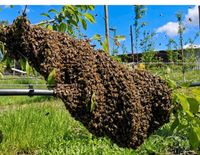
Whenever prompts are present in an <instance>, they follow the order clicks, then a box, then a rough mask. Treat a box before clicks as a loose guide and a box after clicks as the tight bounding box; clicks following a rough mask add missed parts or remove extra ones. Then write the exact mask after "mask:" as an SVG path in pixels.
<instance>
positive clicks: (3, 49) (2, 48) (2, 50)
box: [0, 42, 5, 54]
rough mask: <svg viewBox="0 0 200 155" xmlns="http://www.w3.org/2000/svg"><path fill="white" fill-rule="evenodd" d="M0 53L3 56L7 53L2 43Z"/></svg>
mask: <svg viewBox="0 0 200 155" xmlns="http://www.w3.org/2000/svg"><path fill="white" fill-rule="evenodd" d="M0 52H2V54H4V53H5V48H4V44H3V43H1V42H0Z"/></svg>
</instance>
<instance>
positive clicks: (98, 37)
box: [92, 34, 101, 41]
mask: <svg viewBox="0 0 200 155" xmlns="http://www.w3.org/2000/svg"><path fill="white" fill-rule="evenodd" d="M92 39H94V40H97V41H100V40H101V35H100V34H95V35H94V36H93V37H92Z"/></svg>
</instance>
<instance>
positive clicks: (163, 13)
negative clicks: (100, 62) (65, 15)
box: [0, 5, 200, 53]
mask: <svg viewBox="0 0 200 155" xmlns="http://www.w3.org/2000/svg"><path fill="white" fill-rule="evenodd" d="M146 7H147V12H146V14H145V15H144V17H143V18H142V21H144V22H147V24H148V25H147V26H146V27H145V28H143V29H141V32H142V31H143V30H147V31H150V32H156V33H157V34H156V36H155V38H154V40H155V49H156V50H164V49H166V44H167V43H168V40H169V38H172V39H175V40H176V41H177V42H178V40H177V39H178V37H177V28H178V27H177V26H178V25H177V20H176V13H177V12H181V13H182V14H183V23H184V25H185V27H186V31H185V32H184V40H185V41H184V43H185V42H186V41H187V40H188V39H189V38H194V35H195V33H196V32H198V31H199V27H198V16H197V15H198V11H197V6H186V5H184V6H180V5H177V6H175V5H171V6H166V5H162V6H159V5H157V6H149V5H147V6H146ZM1 8H2V11H1V12H0V20H8V21H9V23H12V21H13V20H14V19H15V18H16V17H17V16H18V15H19V12H20V11H21V10H22V9H23V8H24V6H14V8H9V7H8V6H1ZM51 8H55V9H57V10H59V9H60V8H61V6H50V5H49V6H31V5H29V6H28V10H27V14H28V17H29V19H30V21H31V23H38V22H40V21H41V20H44V19H46V18H45V17H43V16H41V15H40V14H41V13H44V12H47V11H48V10H49V9H51ZM94 14H97V17H96V23H95V24H89V23H88V29H87V30H86V31H83V33H84V34H86V35H87V36H88V37H89V38H90V37H92V36H93V35H94V34H101V35H104V33H105V29H104V18H103V17H104V9H103V6H96V7H95V11H94ZM188 18H191V19H192V22H189V20H188ZM133 23H134V8H133V6H131V5H128V6H126V5H124V6H109V27H113V28H115V29H117V34H118V35H124V36H126V40H125V41H124V44H125V46H126V48H127V51H128V53H130V52H131V47H130V35H129V34H130V30H129V28H130V25H133ZM110 35H111V36H113V32H110ZM110 43H111V47H112V41H110ZM195 44H197V45H200V39H198V40H196V42H195ZM97 47H99V46H97ZM119 51H121V49H119Z"/></svg>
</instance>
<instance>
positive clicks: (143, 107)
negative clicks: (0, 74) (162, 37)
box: [4, 16, 171, 148]
mask: <svg viewBox="0 0 200 155" xmlns="http://www.w3.org/2000/svg"><path fill="white" fill-rule="evenodd" d="M4 37H5V38H6V39H5V38H4V40H5V44H6V49H7V51H8V53H9V55H10V56H11V57H14V58H15V59H19V58H20V57H26V58H27V59H28V61H29V64H30V65H31V66H32V67H34V68H35V69H36V70H37V71H38V72H39V73H40V74H41V75H42V76H44V78H45V79H47V77H48V75H49V73H50V72H51V71H52V70H53V69H56V77H55V81H56V86H55V87H54V91H55V92H56V96H57V97H59V98H61V99H62V100H63V102H64V104H65V106H66V109H67V110H68V111H69V112H70V113H71V115H72V116H73V117H74V118H75V119H76V120H78V121H80V122H82V123H83V125H84V126H85V127H86V128H87V129H88V130H89V131H90V132H91V133H93V134H94V135H96V136H107V137H109V138H110V139H111V140H112V141H113V142H115V143H117V144H118V145H119V146H122V147H132V148H137V147H138V146H140V145H141V144H142V143H143V141H144V139H146V138H147V137H148V136H149V135H150V134H151V133H152V132H154V131H155V130H156V129H158V128H159V127H161V126H162V125H163V124H164V123H166V122H168V121H169V114H170V103H171V90H170V89H169V88H168V86H167V84H166V82H165V81H163V80H162V79H161V78H159V77H156V76H153V75H151V74H150V73H148V72H147V71H137V70H136V71H130V70H128V69H127V68H126V67H125V66H123V65H122V64H119V63H117V62H115V61H114V60H112V58H110V57H109V56H107V55H106V54H105V53H104V52H103V51H100V50H99V51H96V50H94V49H93V48H92V47H91V45H90V44H89V43H88V42H87V41H84V40H75V39H73V38H72V37H70V36H68V35H67V34H64V33H59V32H56V31H52V30H48V29H45V28H41V27H39V26H33V25H30V23H29V21H28V19H27V18H25V17H21V16H20V17H18V18H17V19H16V20H15V21H14V22H13V24H12V25H10V26H8V27H7V28H6V29H5V30H4Z"/></svg>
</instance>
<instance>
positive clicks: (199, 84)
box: [189, 82, 200, 87]
mask: <svg viewBox="0 0 200 155" xmlns="http://www.w3.org/2000/svg"><path fill="white" fill-rule="evenodd" d="M198 86H200V82H192V83H191V84H190V85H189V87H198Z"/></svg>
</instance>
